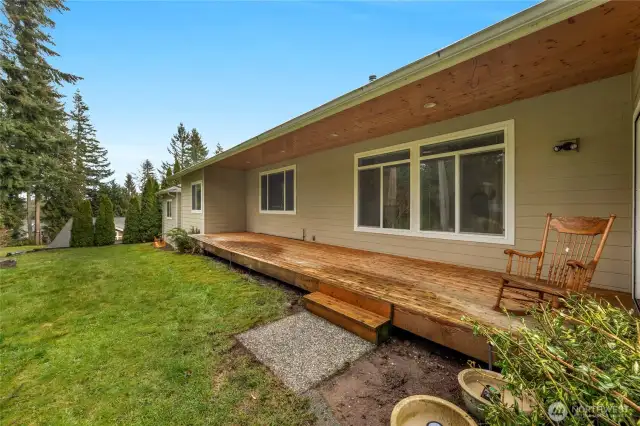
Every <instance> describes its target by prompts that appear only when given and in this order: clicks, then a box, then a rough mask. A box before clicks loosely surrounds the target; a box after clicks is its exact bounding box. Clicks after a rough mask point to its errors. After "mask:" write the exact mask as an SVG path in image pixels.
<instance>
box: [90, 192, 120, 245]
mask: <svg viewBox="0 0 640 426" xmlns="http://www.w3.org/2000/svg"><path fill="white" fill-rule="evenodd" d="M95 229H96V230H95V233H94V244H95V245H97V246H109V245H111V244H113V243H115V242H116V225H115V222H114V221H113V205H112V204H111V200H110V199H109V197H107V196H106V195H102V196H101V197H100V208H99V209H98V217H97V218H96V228H95Z"/></svg>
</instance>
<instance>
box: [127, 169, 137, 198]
mask: <svg viewBox="0 0 640 426" xmlns="http://www.w3.org/2000/svg"><path fill="white" fill-rule="evenodd" d="M124 189H125V190H126V191H127V197H128V198H129V200H130V199H131V197H133V196H134V195H137V194H138V191H137V190H136V183H135V181H134V180H133V175H132V174H131V173H127V176H126V178H125V180H124Z"/></svg>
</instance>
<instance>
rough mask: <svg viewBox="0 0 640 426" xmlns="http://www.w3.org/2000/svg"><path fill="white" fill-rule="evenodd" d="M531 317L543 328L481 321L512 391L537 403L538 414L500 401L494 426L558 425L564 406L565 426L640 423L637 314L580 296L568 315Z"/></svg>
mask: <svg viewBox="0 0 640 426" xmlns="http://www.w3.org/2000/svg"><path fill="white" fill-rule="evenodd" d="M531 314H532V316H533V319H534V320H535V323H534V324H536V325H535V326H533V327H531V326H527V325H524V322H523V327H522V328H521V329H518V330H517V331H516V330H499V329H496V328H491V327H486V326H483V325H480V324H478V323H475V324H474V331H475V332H476V333H478V334H480V335H483V336H485V337H486V338H487V339H488V341H489V343H491V344H492V345H493V346H494V348H495V350H496V355H497V357H498V359H499V361H498V362H496V365H498V366H500V367H501V368H502V374H503V375H504V376H505V379H506V381H507V383H508V385H507V388H509V389H510V390H511V391H512V392H513V393H514V394H516V395H519V396H521V395H523V394H528V395H530V396H531V397H533V398H534V399H535V401H537V405H536V407H535V409H534V411H533V413H531V414H530V415H526V414H524V413H523V412H520V411H519V410H512V409H509V408H508V407H505V406H504V405H503V404H501V403H500V402H499V401H494V402H492V403H491V404H490V405H489V406H488V407H487V411H486V415H487V421H488V422H489V424H495V425H498V424H500V425H504V424H509V425H534V424H553V423H554V422H553V421H552V420H556V419H552V414H553V411H552V410H549V407H550V406H551V405H552V404H553V403H556V402H558V403H561V404H562V405H560V408H561V409H562V410H561V411H563V410H564V411H565V412H566V415H567V417H566V419H565V420H564V421H563V422H562V424H563V425H564V424H567V425H587V424H593V423H597V424H613V425H618V424H629V425H631V424H638V423H636V422H638V420H639V419H640V340H638V339H639V335H640V320H639V319H638V318H637V317H634V316H633V315H632V311H625V310H623V309H619V308H616V307H614V306H612V305H611V304H609V303H607V302H604V301H602V302H601V303H599V302H598V301H597V300H595V299H593V298H592V297H589V296H573V297H571V298H569V299H568V300H567V302H566V308H565V309H563V310H553V309H551V308H550V307H542V308H539V309H537V310H533V311H532V312H531ZM558 405H559V404H555V407H556V408H557V407H558ZM549 411H552V413H551V414H549ZM556 414H557V411H556Z"/></svg>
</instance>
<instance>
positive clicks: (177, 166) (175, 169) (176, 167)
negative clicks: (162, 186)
mask: <svg viewBox="0 0 640 426" xmlns="http://www.w3.org/2000/svg"><path fill="white" fill-rule="evenodd" d="M180 170H182V167H180V162H179V161H178V159H177V158H176V160H175V161H174V163H173V174H174V175H175V174H176V173H179V172H180Z"/></svg>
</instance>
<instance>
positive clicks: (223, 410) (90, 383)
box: [0, 245, 313, 425]
mask: <svg viewBox="0 0 640 426" xmlns="http://www.w3.org/2000/svg"><path fill="white" fill-rule="evenodd" d="M285 301H286V300H285V296H284V294H283V293H282V292H281V291H278V290H277V289H272V288H267V287H264V286H260V285H259V284H257V283H255V282H252V281H250V280H248V279H246V278H243V277H242V276H240V275H239V274H237V273H234V272H231V271H229V270H228V269H227V268H226V267H225V266H224V265H221V264H217V263H215V262H213V261H211V260H209V259H207V258H205V257H201V256H190V255H179V254H175V253H172V252H167V251H160V250H156V249H153V248H152V247H151V246H150V245H117V246H110V247H96V248H85V249H66V250H54V251H46V252H39V253H32V254H26V255H22V256H20V257H19V258H18V267H17V268H15V269H4V270H0V327H1V334H0V392H1V394H0V416H1V420H2V423H3V424H60V425H62V424H64V425H69V424H114V423H124V424H150V425H159V424H172V425H175V424H256V425H268V424H274V425H288V424H308V423H310V422H311V421H312V420H313V419H312V415H311V414H309V412H308V405H307V401H305V400H302V399H300V398H298V397H297V396H295V395H294V394H292V393H291V392H290V391H288V390H287V389H286V388H284V387H282V385H280V384H279V382H277V381H276V380H275V378H274V377H273V376H272V375H271V374H270V373H269V372H268V370H267V369H265V368H264V367H263V366H261V365H260V364H257V363H256V362H255V361H253V360H252V359H251V358H250V357H249V356H247V355H245V354H244V352H242V351H241V350H240V349H239V348H237V347H234V339H233V335H234V334H236V333H238V332H241V331H244V330H246V329H248V328H250V327H252V326H254V325H255V324H258V323H261V322H264V321H270V320H273V319H276V318H278V317H280V316H282V315H284V314H285Z"/></svg>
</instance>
